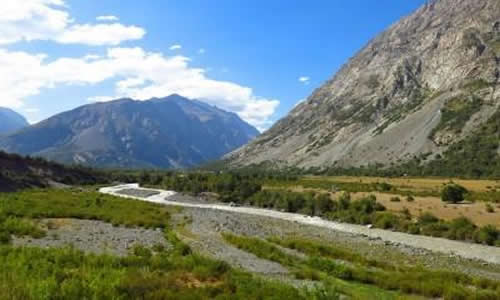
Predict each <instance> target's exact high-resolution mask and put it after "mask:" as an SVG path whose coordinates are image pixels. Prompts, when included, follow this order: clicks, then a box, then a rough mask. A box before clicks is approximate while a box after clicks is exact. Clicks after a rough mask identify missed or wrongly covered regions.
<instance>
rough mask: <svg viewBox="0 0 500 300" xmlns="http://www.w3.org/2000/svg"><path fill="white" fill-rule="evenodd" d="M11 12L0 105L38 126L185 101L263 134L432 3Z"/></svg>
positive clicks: (125, 3)
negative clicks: (84, 114) (105, 109)
mask: <svg viewBox="0 0 500 300" xmlns="http://www.w3.org/2000/svg"><path fill="white" fill-rule="evenodd" d="M4 1H7V4H5V5H4V4H3V8H0V64H2V65H3V66H6V67H5V68H4V71H0V79H2V77H3V79H4V80H2V82H3V84H2V83H0V89H1V90H2V91H4V95H3V97H2V98H1V99H0V106H9V107H12V108H14V109H16V110H18V111H19V112H21V113H23V114H24V115H26V116H27V117H28V119H29V120H31V121H32V122H34V121H38V120H41V119H44V118H46V117H49V116H51V115H53V114H55V113H59V112H62V111H65V110H68V109H72V108H75V107H77V106H79V105H83V104H88V103H90V102H92V101H96V100H99V101H106V100H109V99H112V98H115V97H125V96H127V97H133V98H137V99H140V100H145V99H148V98H149V97H152V96H156V97H162V96H166V95H167V94H168V93H171V92H178V93H180V94H184V95H185V96H187V97H192V98H195V97H196V98H200V99H202V100H204V101H206V102H208V103H211V104H213V105H217V106H219V107H222V108H224V109H227V110H231V111H234V112H237V113H238V114H239V115H240V116H241V117H242V118H244V119H245V120H247V121H249V122H250V123H252V124H253V125H255V126H257V127H258V128H259V129H261V130H263V129H265V128H268V127H269V126H270V125H271V124H272V123H273V122H274V121H276V120H277V119H279V118H281V117H283V116H284V115H285V114H286V113H287V112H288V111H289V110H290V109H291V108H293V106H294V105H295V104H296V103H297V102H298V101H299V100H301V99H304V98H306V97H307V96H308V95H309V94H310V93H311V92H312V91H313V90H314V89H315V88H317V87H319V86H320V85H321V84H322V83H323V82H324V81H325V80H327V79H329V78H330V77H331V76H332V75H333V74H334V73H335V72H336V71H337V70H338V69H339V68H340V67H341V66H342V64H343V63H345V62H346V61H347V60H348V59H349V57H351V56H353V55H354V54H355V53H356V51H357V50H359V49H360V48H361V47H362V46H363V45H364V44H366V43H367V42H368V41H369V40H370V39H371V38H373V37H374V36H375V35H376V34H377V33H379V32H381V31H382V30H384V29H385V28H386V27H387V26H389V25H390V24H392V23H394V22H396V21H397V20H398V19H399V18H401V17H402V16H405V15H407V14H409V13H411V12H412V11H413V10H415V9H416V8H418V7H419V6H420V5H422V4H423V3H424V2H425V1H424V0H405V1H401V0H380V1H366V0H350V1H340V0H330V1H328V0H312V1H282V0H281V1H278V0H266V1H264V0H254V1H243V0H232V1H230V0H217V1H215V0H214V1H206V0H205V1H202V0H183V1H180V0H179V1H171V0H165V1H163V0H161V1H160V0H154V1H153V0H145V1H136V0H102V1H97V0H85V1H84V0H23V3H24V1H26V3H27V4H24V5H22V6H21V5H19V1H18V0H4ZM2 10H4V12H3V13H2ZM103 16H105V17H104V18H103ZM97 17H101V18H99V19H96V18H97ZM176 45H177V46H176Z"/></svg>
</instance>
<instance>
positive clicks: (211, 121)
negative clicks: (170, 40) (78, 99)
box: [0, 95, 258, 168]
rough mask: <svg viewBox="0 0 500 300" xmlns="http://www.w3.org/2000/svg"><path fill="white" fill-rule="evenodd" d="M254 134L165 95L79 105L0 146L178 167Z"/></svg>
mask: <svg viewBox="0 0 500 300" xmlns="http://www.w3.org/2000/svg"><path fill="white" fill-rule="evenodd" d="M256 135H258V131H257V130H256V129H255V128H254V127H252V126H250V125H249V124H247V123H245V122H244V121H242V120H241V119H240V118H239V117H238V116H237V115H236V114H234V113H230V112H226V111H223V110H221V109H218V108H216V107H212V106H209V105H207V104H205V103H203V102H200V101H196V100H189V99H186V98H183V97H181V96H179V95H171V96H169V97H166V98H163V99H156V98H155V99H151V100H148V101H134V100H131V99H119V100H115V101H111V102H105V103H95V104H90V105H85V106H82V107H79V108H77V109H74V110H72V111H68V112H64V113H61V114H59V115H56V116H54V117H51V118H49V119H47V120H45V121H43V122H40V123H38V124H36V125H34V126H30V127H28V128H25V129H23V130H21V131H18V132H16V133H14V134H11V135H9V136H7V137H5V138H3V139H0V148H2V149H3V150H5V151H7V152H13V153H20V154H29V155H31V156H41V157H45V158H48V159H50V160H54V161H58V162H63V163H76V164H84V165H90V166H98V167H127V168H178V167H190V166H195V165H198V164H201V163H204V162H206V161H209V160H213V159H218V158H220V157H221V156H222V155H224V154H226V153H228V152H230V151H232V150H234V149H236V148H237V147H240V146H242V145H243V144H245V143H247V142H248V141H250V140H251V139H252V138H254V137H255V136H256Z"/></svg>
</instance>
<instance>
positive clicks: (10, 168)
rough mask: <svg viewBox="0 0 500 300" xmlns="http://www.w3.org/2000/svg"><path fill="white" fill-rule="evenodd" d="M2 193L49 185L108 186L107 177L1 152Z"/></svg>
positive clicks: (77, 167) (83, 169)
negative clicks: (100, 184)
mask: <svg viewBox="0 0 500 300" xmlns="http://www.w3.org/2000/svg"><path fill="white" fill-rule="evenodd" d="M0 166H2V167H1V168H0V192H9V191H15V190H19V189H23V188H30V187H47V186H48V185H49V182H50V181H52V182H59V183H63V184H70V185H83V184H96V183H99V182H108V180H107V178H106V176H104V173H102V172H100V171H96V170H92V169H89V168H85V167H81V166H64V165H61V164H57V163H53V162H49V161H47V160H44V159H42V158H38V157H37V158H31V157H23V156H20V155H17V154H9V153H5V152H3V151H0Z"/></svg>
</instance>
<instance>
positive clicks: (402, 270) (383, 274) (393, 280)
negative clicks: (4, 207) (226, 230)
mask: <svg viewBox="0 0 500 300" xmlns="http://www.w3.org/2000/svg"><path fill="white" fill-rule="evenodd" d="M269 241H271V242H272V243H274V244H277V245H280V246H282V247H286V248H289V249H293V250H297V251H300V252H301V253H304V254H306V255H308V256H309V261H308V265H309V266H311V267H312V268H313V269H315V270H320V271H323V272H326V273H327V274H331V275H333V276H335V277H338V278H341V279H344V280H352V281H357V282H360V283H368V284H373V285H376V286H377V287H379V288H382V289H386V290H398V291H400V292H403V293H408V294H418V295H423V296H427V297H445V299H448V298H450V295H458V293H460V295H462V296H465V297H466V299H476V298H474V297H477V299H495V297H496V296H498V295H499V294H500V283H499V282H497V281H492V280H487V279H482V278H475V277H471V276H468V275H464V274H460V273H454V272H449V271H431V270H427V269H424V268H421V267H407V266H396V265H391V264H388V263H386V262H380V261H377V260H373V259H368V258H366V257H364V256H360V255H357V254H354V253H352V252H350V251H346V250H344V249H341V248H339V247H336V246H332V245H325V244H324V243H321V244H320V243H318V242H313V241H309V240H303V239H297V238H290V239H277V238H273V239H270V240H269ZM339 261H342V262H348V263H349V264H347V265H345V263H344V264H342V263H340V262H339ZM486 295H489V296H491V297H492V298H488V297H486ZM482 297H483V298H482ZM451 299H454V298H451Z"/></svg>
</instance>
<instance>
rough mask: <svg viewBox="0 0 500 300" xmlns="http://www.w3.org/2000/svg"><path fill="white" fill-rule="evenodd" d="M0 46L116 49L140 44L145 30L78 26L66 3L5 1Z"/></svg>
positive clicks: (0, 15) (0, 17)
mask: <svg viewBox="0 0 500 300" xmlns="http://www.w3.org/2000/svg"><path fill="white" fill-rule="evenodd" d="M1 5H2V6H1V9H0V44H4V45H6V44H13V43H16V42H21V41H33V40H52V41H56V42H60V43H65V44H68V43H72V44H87V45H93V46H96V45H117V44H119V43H121V42H123V41H126V40H137V39H140V38H142V37H143V36H144V34H145V30H144V29H142V28H139V27H136V26H125V25H122V24H119V23H113V24H83V25H82V24H75V21H74V20H73V19H72V18H71V17H70V15H69V13H68V11H67V6H66V3H65V1H64V0H22V1H20V0H2V3H1Z"/></svg>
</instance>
